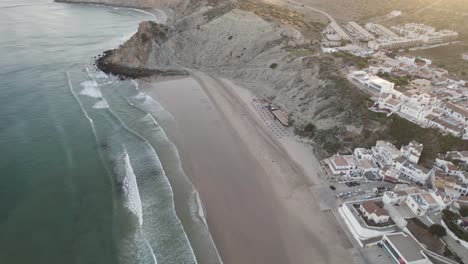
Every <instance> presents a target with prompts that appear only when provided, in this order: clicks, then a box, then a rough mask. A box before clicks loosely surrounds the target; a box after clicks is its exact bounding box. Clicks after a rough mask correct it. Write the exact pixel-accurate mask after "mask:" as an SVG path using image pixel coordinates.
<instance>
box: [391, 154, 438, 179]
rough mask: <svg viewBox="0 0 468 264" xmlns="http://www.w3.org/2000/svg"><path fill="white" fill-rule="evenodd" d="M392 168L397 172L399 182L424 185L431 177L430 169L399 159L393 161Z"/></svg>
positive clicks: (431, 171)
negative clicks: (407, 181) (406, 181)
mask: <svg viewBox="0 0 468 264" xmlns="http://www.w3.org/2000/svg"><path fill="white" fill-rule="evenodd" d="M394 167H395V169H396V170H398V171H399V173H400V174H399V177H398V179H399V180H409V181H410V182H415V183H420V184H424V183H426V181H427V179H429V178H430V177H431V176H432V175H433V170H432V169H427V168H424V167H422V166H419V165H418V164H415V163H412V162H411V161H409V160H407V159H405V158H403V157H400V158H397V159H395V160H394Z"/></svg>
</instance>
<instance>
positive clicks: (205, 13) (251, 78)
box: [104, 5, 330, 127]
mask: <svg viewBox="0 0 468 264" xmlns="http://www.w3.org/2000/svg"><path fill="white" fill-rule="evenodd" d="M148 37H149V38H150V40H148ZM307 45H309V41H307V40H306V39H304V37H303V36H302V34H301V33H300V32H299V31H298V30H296V29H294V28H292V27H285V26H282V25H281V24H278V23H271V22H267V21H265V20H263V19H262V18H260V17H259V16H257V15H255V14H254V13H251V12H247V11H244V10H240V9H237V8H235V6H233V5H227V6H226V5H223V6H220V7H216V8H211V9H202V10H200V11H199V12H197V13H194V14H192V15H191V16H188V17H185V18H184V19H182V20H179V21H178V22H177V23H176V24H174V27H173V28H171V29H168V28H167V27H163V26H161V25H158V24H156V23H150V22H143V23H142V24H141V25H140V27H139V30H138V32H137V33H136V34H135V35H134V36H133V37H132V38H131V39H130V40H129V41H127V42H126V43H125V44H124V45H123V46H122V47H121V48H119V49H117V50H115V51H114V52H113V53H112V54H111V55H109V56H107V57H106V58H105V59H104V62H105V63H110V64H115V65H124V66H127V67H132V68H140V69H145V70H160V71H168V70H183V69H198V70H202V71H205V72H209V73H216V74H218V75H221V76H225V77H229V78H231V79H234V80H236V81H237V82H239V83H242V84H244V85H245V86H246V87H249V88H251V89H252V90H253V91H254V93H256V94H257V95H258V96H262V97H266V98H270V99H273V100H274V102H275V103H278V104H279V105H282V106H283V107H285V108H286V110H288V111H290V112H291V113H295V115H296V119H298V120H300V121H301V120H306V119H311V117H312V116H314V113H315V110H316V109H317V108H319V107H320V106H321V105H323V103H324V102H323V101H324V100H323V98H319V97H318V96H317V95H318V94H319V93H320V92H321V89H323V86H324V82H323V81H322V80H320V79H319V76H318V74H319V67H318V58H315V57H312V58H304V57H298V56H294V55H292V54H291V53H290V52H289V51H287V50H286V49H287V48H297V47H302V46H307ZM326 119H327V118H320V117H318V118H317V119H316V121H317V122H319V123H320V126H322V127H327V126H330V124H329V120H328V121H327V120H326ZM304 122H305V121H304Z"/></svg>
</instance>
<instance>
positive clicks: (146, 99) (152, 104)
mask: <svg viewBox="0 0 468 264" xmlns="http://www.w3.org/2000/svg"><path fill="white" fill-rule="evenodd" d="M134 99H137V100H141V101H142V102H141V105H142V106H143V108H144V109H145V110H146V111H147V112H149V113H150V114H152V115H154V116H157V117H158V118H159V119H163V120H164V119H166V120H167V119H169V120H174V117H173V116H172V115H171V113H169V112H168V111H166V109H164V107H163V106H162V105H161V104H160V103H159V102H158V101H156V100H154V99H153V97H151V96H149V95H147V94H144V93H141V92H140V93H138V94H137V95H136V96H135V97H134Z"/></svg>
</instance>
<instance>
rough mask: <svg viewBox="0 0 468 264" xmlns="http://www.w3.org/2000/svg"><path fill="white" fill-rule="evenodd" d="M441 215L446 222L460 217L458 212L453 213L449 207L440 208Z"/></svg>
mask: <svg viewBox="0 0 468 264" xmlns="http://www.w3.org/2000/svg"><path fill="white" fill-rule="evenodd" d="M442 217H443V218H444V220H446V222H452V221H455V220H458V219H460V215H459V214H457V213H454V212H452V211H450V210H449V209H444V210H442Z"/></svg>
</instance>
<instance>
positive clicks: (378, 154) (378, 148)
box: [372, 140, 401, 168]
mask: <svg viewBox="0 0 468 264" xmlns="http://www.w3.org/2000/svg"><path fill="white" fill-rule="evenodd" d="M372 154H373V156H374V160H375V161H376V162H377V165H379V166H380V167H381V168H382V167H384V166H386V165H392V164H393V160H394V159H396V158H399V157H401V152H400V151H399V150H398V149H397V148H396V147H395V146H394V145H393V144H392V143H390V142H388V141H383V140H378V141H377V143H376V144H375V146H374V147H372Z"/></svg>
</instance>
